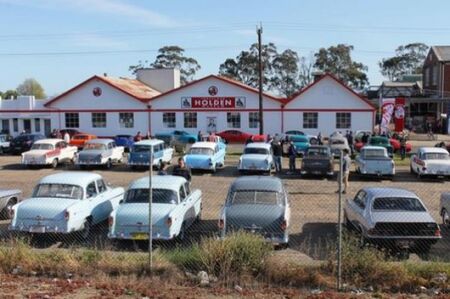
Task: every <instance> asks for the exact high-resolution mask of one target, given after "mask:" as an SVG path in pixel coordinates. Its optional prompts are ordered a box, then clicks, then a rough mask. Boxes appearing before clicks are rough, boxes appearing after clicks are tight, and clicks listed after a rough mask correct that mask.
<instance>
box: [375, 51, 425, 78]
mask: <svg viewBox="0 0 450 299" xmlns="http://www.w3.org/2000/svg"><path fill="white" fill-rule="evenodd" d="M428 49H429V47H428V46H427V45H426V44H423V43H411V44H407V45H404V46H399V47H398V48H397V49H396V50H395V56H393V57H388V58H383V59H382V60H381V61H380V62H379V63H378V65H379V66H380V71H381V74H382V75H383V76H385V77H387V78H388V79H389V80H391V81H396V80H398V79H399V78H400V77H401V76H402V75H410V74H420V73H421V72H422V66H423V62H424V60H425V58H426V56H427V52H428Z"/></svg>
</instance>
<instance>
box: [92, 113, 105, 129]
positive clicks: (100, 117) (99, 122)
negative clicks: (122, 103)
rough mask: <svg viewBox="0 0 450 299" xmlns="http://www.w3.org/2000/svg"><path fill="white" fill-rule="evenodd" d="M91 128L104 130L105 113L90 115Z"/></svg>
mask: <svg viewBox="0 0 450 299" xmlns="http://www.w3.org/2000/svg"><path fill="white" fill-rule="evenodd" d="M92 127H93V128H106V113H92Z"/></svg>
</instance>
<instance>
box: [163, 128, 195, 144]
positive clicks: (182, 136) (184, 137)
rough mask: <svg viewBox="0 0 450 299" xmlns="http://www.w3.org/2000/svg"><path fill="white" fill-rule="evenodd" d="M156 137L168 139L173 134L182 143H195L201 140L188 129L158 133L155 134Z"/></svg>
mask: <svg viewBox="0 0 450 299" xmlns="http://www.w3.org/2000/svg"><path fill="white" fill-rule="evenodd" d="M155 136H156V138H161V139H167V138H169V137H171V136H173V137H174V138H175V139H176V140H178V141H179V142H181V143H185V144H186V143H191V144H192V143H194V142H197V141H199V140H198V137H197V135H195V134H190V133H188V132H186V131H180V130H175V131H172V132H170V133H158V134H156V135H155Z"/></svg>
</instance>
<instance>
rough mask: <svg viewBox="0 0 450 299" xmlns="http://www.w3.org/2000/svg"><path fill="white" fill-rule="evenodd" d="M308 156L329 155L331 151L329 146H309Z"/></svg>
mask: <svg viewBox="0 0 450 299" xmlns="http://www.w3.org/2000/svg"><path fill="white" fill-rule="evenodd" d="M306 155H307V156H308V157H317V156H325V157H326V156H328V155H329V152H328V149H327V148H309V149H308V151H307V152H306Z"/></svg>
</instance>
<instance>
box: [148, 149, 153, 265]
mask: <svg viewBox="0 0 450 299" xmlns="http://www.w3.org/2000/svg"><path fill="white" fill-rule="evenodd" d="M152 176H153V146H151V145H150V155H149V169H148V266H149V271H150V274H151V273H152V269H153V225H152V201H153V200H152V198H153V191H152Z"/></svg>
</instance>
